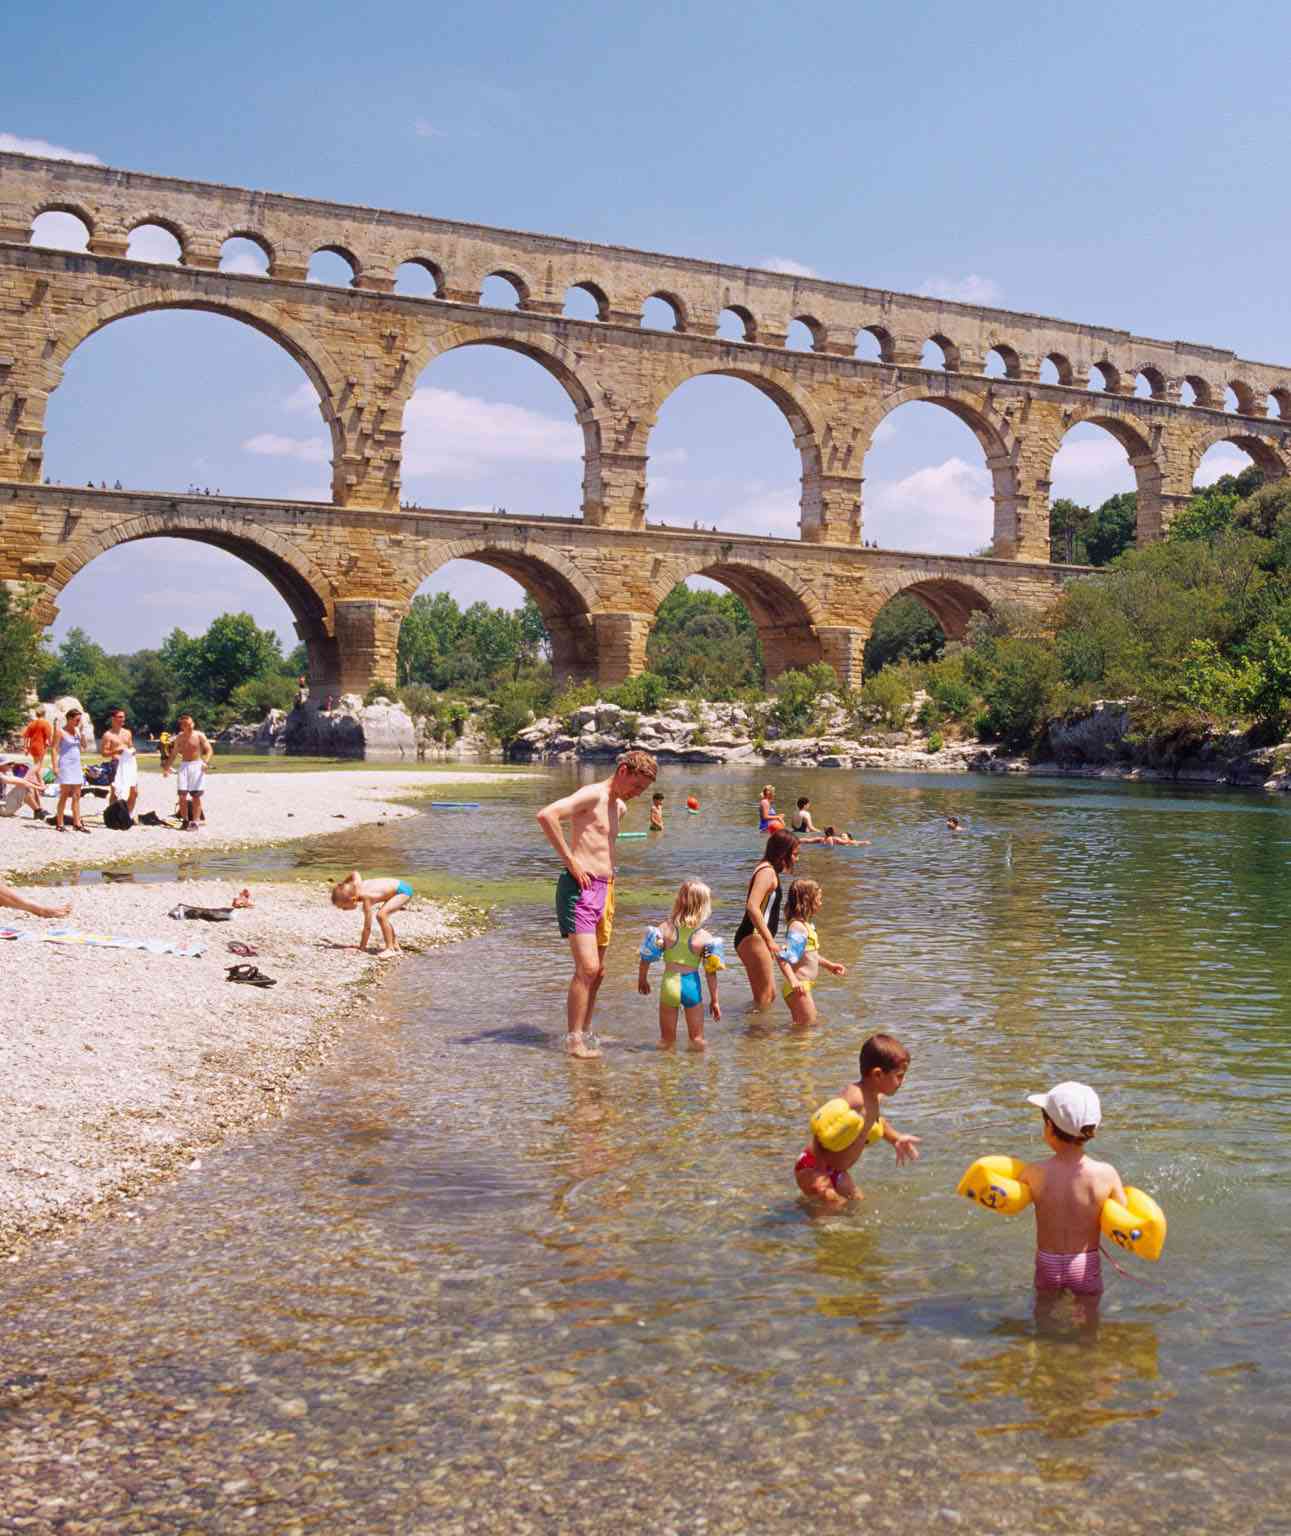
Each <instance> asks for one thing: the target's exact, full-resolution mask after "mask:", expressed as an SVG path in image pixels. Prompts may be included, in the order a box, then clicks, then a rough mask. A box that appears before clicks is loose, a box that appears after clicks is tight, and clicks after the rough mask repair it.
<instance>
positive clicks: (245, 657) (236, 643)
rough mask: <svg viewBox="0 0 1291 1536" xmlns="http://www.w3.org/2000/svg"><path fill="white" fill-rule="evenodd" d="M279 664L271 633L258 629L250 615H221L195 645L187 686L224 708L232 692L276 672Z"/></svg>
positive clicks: (276, 646) (279, 648)
mask: <svg viewBox="0 0 1291 1536" xmlns="http://www.w3.org/2000/svg"><path fill="white" fill-rule="evenodd" d="M281 664H282V648H281V646H280V645H279V643H278V636H277V635H276V634H274V632H273V630H271V629H261V628H260V627H259V626H258V625H257V624H256V622H255V620H254V619H253V618H252V617H251V615H250V614H249V613H222V614H220V616H219V618H217V619H213V620H212V621H211V625H210V628H209V629H208V630H207V631H206V633H205V634H204V635H203V636H202V637H201V638H200V639H199V640H198V641H197V642H196V650H195V653H194V655H193V657H192V660H191V662H190V669H191V676H190V680H189V681H190V686H191V687H193V688H195V689H196V690H197V692H198V693H199V694H201V696H202V697H203V698H206V699H210V700H211V702H212V703H214V704H225V703H227V702H228V700H229V698H230V696H231V695H232V693H233V690H234V689H235V688H238V687H240V686H241V685H242V684H243V683H249V682H250V681H251V680H252V678H257V677H263V676H264V675H265V674H266V673H269V672H277V671H278V670H279V668H280V667H281Z"/></svg>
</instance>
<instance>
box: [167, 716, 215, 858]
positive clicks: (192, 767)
mask: <svg viewBox="0 0 1291 1536" xmlns="http://www.w3.org/2000/svg"><path fill="white" fill-rule="evenodd" d="M214 756H215V748H214V747H213V746H212V745H211V743H210V742H209V741H208V740H207V737H206V734H205V732H203V731H199V730H198V729H197V728H196V726H195V725H194V724H193V717H192V715H180V717H179V730H178V731H177V732H176V733H175V739H174V740H173V741H172V742H171V744H170V752H169V753H168V754H167V757H166V761H165V762H164V763H163V764H162V769H161V772H162V776H163V778H164V777H165V776H166V775H167V774H169V772H170V765H171V764H172V763H173V762H174V761H175V759H176V757H178V758H179V819H180V820H181V821H182V822H183V823H184V831H185V832H195V831H196V830H197V824H198V822H199V821H205V820H206V814H205V812H204V811H203V810H202V794H203V792H204V791H205V789H206V765H207V764H208V763H209V762H210V760H211V759H212V758H213V757H214Z"/></svg>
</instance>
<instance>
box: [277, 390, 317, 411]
mask: <svg viewBox="0 0 1291 1536" xmlns="http://www.w3.org/2000/svg"><path fill="white" fill-rule="evenodd" d="M282 404H283V409H284V410H286V411H291V412H292V414H293V415H299V414H302V413H308V412H310V411H316V410H317V409H318V391H317V390H316V389H315V388H314V386H313V385H312V384H308V383H306V384H298V385H297V386H296V388H295V389H293V390H292V392H291V393H290V394H289V395H288V396H287V398H286V399H285V400H284V401H283V402H282Z"/></svg>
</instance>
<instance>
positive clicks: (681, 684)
mask: <svg viewBox="0 0 1291 1536" xmlns="http://www.w3.org/2000/svg"><path fill="white" fill-rule="evenodd" d="M646 667H647V669H648V670H649V671H651V672H653V673H655V674H656V675H658V676H659V677H662V678H663V680H664V681H665V682H666V683H667V685H668V688H669V690H670V691H672V692H676V693H690V694H695V693H698V694H700V695H701V696H702V697H703V698H706V699H731V698H735V697H736V696H738V695H739V694H741V693H744V692H745V691H746V690H748V689H751V688H753V689H760V688H762V687H763V685H764V684H765V681H766V667H765V664H764V662H763V658H762V645H761V641H760V640H759V638H758V627H757V624H756V623H755V621H754V618H753V615H752V614H751V613H750V611H749V608H748V605H747V604H746V603H745V602H744V601H743V600H742V599H741V598H740V597H739V596H737V594H736V593H735V592H734V591H732V590H730V589H729V588H725V587H723V586H722V585H721V584H720V583H718V582H715V581H711V580H709V579H708V578H706V577H702V576H692V577H690V578H689V580H687V581H684V582H679V583H678V585H677V586H675V587H674V588H673V589H672V591H671V592H669V593H668V595H667V597H665V598H664V600H663V602H661V603H660V604H659V607H658V609H657V610H656V611H655V620H654V623H653V625H652V626H651V628H650V635H649V638H648V639H647V641H646Z"/></svg>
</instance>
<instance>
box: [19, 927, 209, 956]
mask: <svg viewBox="0 0 1291 1536" xmlns="http://www.w3.org/2000/svg"><path fill="white" fill-rule="evenodd" d="M0 939H17V940H20V941H21V940H26V941H27V942H28V943H32V944H66V945H69V946H72V947H76V946H82V947H84V948H87V949H142V950H144V951H146V952H147V953H148V954H150V955H178V956H179V957H180V958H181V959H185V960H195V959H197V957H198V956H199V955H204V954H205V953H206V945H205V944H180V943H177V942H176V941H174V940H173V939H136V938H131V937H130V936H129V935H128V934H114V933H85V932H83V931H82V930H81V929H79V928H22V927H18V926H16V925H14V924H4V925H0Z"/></svg>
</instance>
